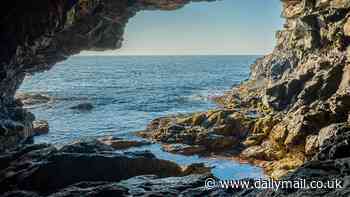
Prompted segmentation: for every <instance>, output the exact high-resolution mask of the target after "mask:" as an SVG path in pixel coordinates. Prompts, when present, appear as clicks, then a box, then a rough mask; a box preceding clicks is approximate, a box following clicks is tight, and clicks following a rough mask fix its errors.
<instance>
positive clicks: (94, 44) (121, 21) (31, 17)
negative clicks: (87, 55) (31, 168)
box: [0, 0, 191, 150]
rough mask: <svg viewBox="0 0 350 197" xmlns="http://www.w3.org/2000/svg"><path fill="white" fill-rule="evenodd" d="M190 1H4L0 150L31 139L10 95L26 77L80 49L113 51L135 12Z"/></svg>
mask: <svg viewBox="0 0 350 197" xmlns="http://www.w3.org/2000/svg"><path fill="white" fill-rule="evenodd" d="M190 2H191V1H190V0H118V1H117V0H36V1H34V0H32V1H21V0H11V1H6V6H2V7H1V8H0V9H1V14H0V20H1V23H0V141H1V142H4V143H0V144H1V145H0V150H2V149H3V148H5V147H7V146H9V145H11V144H16V143H18V142H19V141H20V140H21V139H25V138H26V137H28V136H31V135H32V133H33V132H32V131H31V128H32V121H33V120H34V116H33V115H32V114H31V113H29V112H27V111H25V110H23V109H22V106H21V104H20V103H19V102H16V101H15V99H14V95H15V92H16V90H17V89H18V87H19V86H20V84H21V83H22V81H23V79H24V77H25V75H26V73H35V72H39V71H43V70H47V69H50V68H51V67H52V66H53V65H54V64H55V63H57V62H59V61H63V60H65V59H66V58H68V57H69V56H70V55H74V54H77V53H79V52H80V51H82V50H108V49H118V48H120V47H121V44H122V41H123V33H124V27H125V25H126V23H127V22H128V20H129V19H130V18H131V17H133V16H134V15H135V14H136V13H137V12H138V11H140V10H157V9H162V10H174V9H178V8H181V7H183V6H184V5H185V4H187V3H190Z"/></svg>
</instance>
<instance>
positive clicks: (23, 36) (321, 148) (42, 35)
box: [0, 0, 350, 196]
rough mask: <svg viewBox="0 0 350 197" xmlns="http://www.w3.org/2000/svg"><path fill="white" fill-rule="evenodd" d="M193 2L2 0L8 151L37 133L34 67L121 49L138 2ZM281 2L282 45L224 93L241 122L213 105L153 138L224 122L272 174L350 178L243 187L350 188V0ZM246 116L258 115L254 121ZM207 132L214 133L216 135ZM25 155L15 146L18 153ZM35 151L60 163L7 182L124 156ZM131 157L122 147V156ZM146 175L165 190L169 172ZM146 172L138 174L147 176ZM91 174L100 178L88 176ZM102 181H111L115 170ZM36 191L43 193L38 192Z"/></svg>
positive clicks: (1, 76)
mask: <svg viewBox="0 0 350 197" xmlns="http://www.w3.org/2000/svg"><path fill="white" fill-rule="evenodd" d="M193 1H194V0H193ZM189 2H190V0H120V1H116V0H50V1H49V0H36V1H20V0H12V1H8V3H9V4H8V5H6V6H2V8H1V14H0V18H1V23H0V27H1V28H0V43H1V44H0V142H1V143H0V151H1V150H4V149H8V148H9V147H11V146H14V145H17V144H18V143H19V142H21V141H23V140H24V139H26V138H27V137H30V136H32V135H33V131H32V126H33V125H32V122H33V120H34V116H33V115H32V114H31V113H30V112H28V111H26V110H24V109H23V108H22V104H21V102H18V100H17V101H16V100H15V99H14V95H15V93H16V90H17V89H18V87H19V85H20V84H21V82H22V80H23V78H24V76H25V75H26V74H28V73H35V72H39V71H43V70H46V69H49V68H51V67H52V66H53V65H54V64H55V63H57V62H59V61H62V60H64V59H66V58H67V57H68V56H70V55H73V54H76V53H79V52H80V51H81V50H105V49H117V48H119V47H120V46H121V42H122V35H123V30H124V27H125V25H126V23H127V21H128V19H129V18H130V17H132V16H134V15H135V14H136V12H138V11H140V10H152V9H163V10H173V9H177V8H180V7H182V6H183V5H184V4H186V3H189ZM282 3H283V10H282V15H283V17H284V18H285V19H286V22H285V25H284V27H283V29H282V30H281V31H279V32H277V34H276V36H277V45H276V48H275V49H274V51H273V53H271V54H269V55H267V56H265V57H263V58H261V59H259V60H257V62H256V63H255V64H254V65H252V67H251V75H250V79H249V80H248V81H246V82H244V83H242V84H241V85H239V86H237V87H235V88H233V89H232V91H230V92H227V93H226V94H225V96H223V97H222V98H219V99H217V100H218V102H219V103H220V104H221V105H223V106H224V107H225V108H226V109H225V110H224V111H230V110H231V111H232V110H234V111H235V113H238V114H240V115H243V117H241V116H240V118H231V120H232V121H234V122H235V124H233V123H232V122H231V121H229V122H225V121H226V120H227V119H229V118H226V117H225V118H221V119H220V120H223V121H222V122H218V121H216V122H215V123H214V124H212V125H205V124H203V122H204V123H205V122H208V121H209V119H210V116H209V114H208V113H206V112H205V113H202V114H197V115H195V116H191V117H185V118H187V119H185V120H176V121H175V123H176V124H173V125H169V124H168V123H169V122H168V123H166V124H164V126H165V127H164V128H166V129H168V131H169V129H170V131H175V132H177V133H180V134H179V135H177V136H172V135H171V136H169V133H167V132H164V129H163V127H158V128H151V129H150V128H149V130H150V131H149V132H151V137H152V138H155V139H159V140H161V141H165V142H167V143H173V141H169V139H170V140H175V141H174V143H179V142H181V143H184V141H185V140H188V139H189V138H188V137H190V138H191V139H192V138H194V139H195V140H194V141H193V140H192V141H193V142H195V143H193V144H194V145H196V146H197V145H199V146H202V145H205V143H204V144H203V143H196V142H197V141H196V139H197V138H198V137H199V134H203V133H205V134H208V132H207V131H209V130H205V131H203V132H198V131H199V129H202V130H203V128H204V129H210V132H215V131H214V129H215V130H216V131H217V132H223V133H221V134H222V136H226V135H228V134H229V135H228V136H230V137H235V138H234V140H235V142H234V143H233V142H232V141H229V142H227V144H226V142H225V143H224V144H226V145H227V147H233V146H235V145H237V143H238V142H237V141H240V145H242V152H241V154H240V156H241V157H245V158H246V159H250V160H252V161H256V160H263V161H264V162H265V164H266V165H265V168H266V170H267V172H268V174H269V175H271V176H272V177H276V178H281V177H282V178H285V179H288V178H289V179H291V178H292V179H295V178H307V179H308V180H310V179H321V180H324V179H325V178H328V179H333V178H337V179H339V180H342V181H343V183H344V185H343V186H344V187H343V188H342V189H337V190H335V189H328V190H326V189H319V190H292V191H291V190H288V191H287V190H279V191H266V192H265V191H264V192H261V191H258V190H248V191H243V192H242V191H240V192H239V193H236V194H237V195H243V196H266V195H268V196H282V195H299V196H303V195H310V194H313V195H330V196H334V195H338V196H347V195H349V185H348V181H346V180H348V176H349V171H350V170H349V166H350V165H349V162H350V157H349V153H348V149H349V147H350V145H349V140H350V137H349V136H350V135H349V133H350V113H349V111H350V62H349V57H350V48H349V44H350V12H349V11H350V2H349V1H348V0H282ZM246 112H254V113H256V114H257V116H256V117H255V118H253V120H251V117H247V114H249V113H246ZM225 113H226V112H225ZM230 113H231V112H230ZM225 116H226V115H225ZM236 117H237V116H236ZM247 118H249V121H245V120H247ZM218 119H219V118H218ZM164 120H167V118H165V119H164ZM238 120H239V121H238ZM242 120H243V121H242ZM181 121H182V122H181ZM187 121H189V122H187ZM236 121H238V123H237V122H236ZM160 122H162V121H158V122H157V121H155V122H154V123H155V125H157V126H159V125H160V124H161V123H160ZM178 123H181V124H178ZM231 123H232V124H231ZM151 126H152V125H151ZM170 127H173V128H170ZM191 129H192V130H191ZM193 129H197V130H193ZM233 130H234V131H233ZM154 131H155V132H154ZM238 131H239V132H238ZM173 133H174V132H173ZM173 133H171V134H173ZM211 134H213V133H211ZM158 137H159V138H158ZM219 137H220V136H219ZM203 139H204V141H205V140H207V141H208V140H213V138H211V137H210V138H209V137H208V136H205V137H204V138H203ZM217 139H218V136H215V138H214V140H217ZM210 142H211V141H210ZM187 144H190V143H187ZM207 144H208V143H207ZM219 145H222V144H221V143H219ZM227 147H226V146H225V147H222V148H227ZM209 148H210V147H209ZM84 150H86V148H84ZM51 151H53V150H52V148H48V149H45V151H44V153H45V154H49V155H50V152H51ZM20 152H21V151H20ZM19 156H20V155H17V154H16V157H19ZM36 156H37V157H38V158H41V159H43V161H46V162H47V161H50V162H53V165H47V163H45V162H44V163H43V165H41V164H40V163H39V164H38V163H36V164H34V165H39V166H42V167H39V166H38V168H34V170H29V174H27V173H25V174H21V173H19V174H17V173H16V171H13V173H10V174H6V176H4V177H5V178H4V179H2V181H8V182H6V183H9V184H4V185H6V186H8V187H12V186H13V187H14V188H17V187H18V189H22V188H23V189H26V188H27V187H29V186H30V187H32V186H33V187H34V186H35V187H37V188H36V189H38V190H39V191H40V190H41V189H43V190H45V189H47V188H40V187H39V185H35V184H37V183H38V182H36V180H37V178H38V176H39V175H42V173H43V172H45V173H48V174H47V175H50V172H49V170H50V168H55V167H57V168H59V167H60V166H61V165H63V166H64V165H65V164H66V163H65V162H63V161H60V160H59V159H58V158H60V157H61V158H62V157H65V158H66V159H67V158H69V159H68V161H67V162H72V163H73V164H76V163H79V162H81V161H82V160H84V161H85V160H86V159H87V157H93V159H92V160H91V161H101V160H108V161H112V162H117V161H114V160H113V158H114V156H109V157H106V156H105V155H100V154H97V155H84V154H83V155H77V154H72V153H54V154H53V156H50V157H48V158H47V157H46V156H42V155H37V154H36V153H31V154H30V155H29V157H30V159H38V158H37V157H36ZM32 157H34V158H32ZM26 158H28V157H27V156H24V157H23V158H19V159H20V160H18V165H19V164H21V163H22V162H19V161H22V160H21V159H24V160H23V162H24V164H23V166H21V165H20V166H17V165H16V164H13V163H11V164H9V163H8V162H7V163H6V161H13V160H11V159H10V160H8V159H9V158H7V157H5V160H4V162H5V163H3V162H1V166H2V167H1V168H2V169H3V168H4V167H6V166H7V167H8V165H9V166H10V168H11V166H12V165H15V166H12V167H13V169H16V168H17V169H18V168H21V167H23V168H26V164H25V159H26ZM122 158H123V157H122V156H120V159H122ZM90 159H91V158H90ZM90 159H89V160H90ZM30 165H31V164H30ZM101 165H102V164H101ZM27 167H28V166H27ZM106 167H108V166H106ZM5 172H6V171H5ZM24 172H25V171H24ZM79 172H80V171H77V172H76V173H79ZM33 173H34V174H33ZM35 173H38V174H35ZM92 173H94V172H92ZM96 173H98V172H96ZM155 173H156V172H155ZM79 175H81V174H79ZM133 175H136V174H133ZM16 176H18V177H17V178H14V179H16V180H21V179H20V178H24V179H23V180H26V178H29V180H35V181H33V182H30V181H29V182H28V181H24V182H20V181H19V182H16V181H14V179H12V178H11V177H16ZM107 177H108V176H107ZM63 178H67V177H66V176H63V177H62V179H63ZM74 178H76V179H77V180H74V181H72V182H69V183H74V182H78V181H79V180H78V179H79V176H78V177H74ZM85 178H86V177H85ZM124 178H129V177H127V176H125V177H124ZM192 178H193V177H192ZM136 179H137V178H135V179H134V181H135V180H136ZM146 179H147V180H149V181H148V183H152V184H153V185H155V188H150V189H149V190H150V191H159V190H157V189H156V188H157V187H159V186H157V185H159V184H160V182H159V180H158V181H157V180H154V179H157V178H152V177H148V178H145V177H144V178H142V180H143V181H144V180H146ZM142 180H137V181H136V182H138V183H142ZM193 180H194V179H193ZM87 181H91V180H90V179H89V177H88V178H87ZM92 181H94V180H92ZM101 181H107V182H108V181H109V179H108V180H101ZM129 181H130V180H129ZM161 181H164V180H161ZM10 183H11V184H10ZM55 183H57V184H58V186H59V187H58V186H57V185H53V186H52V185H49V186H50V187H53V188H54V189H58V188H59V189H63V190H62V191H58V194H52V195H53V196H69V195H70V192H79V191H80V192H81V191H82V190H85V191H89V192H102V191H106V192H108V191H115V192H120V194H121V195H124V194H125V192H127V191H129V192H131V193H132V192H136V193H137V192H139V191H137V190H132V189H126V188H125V187H122V186H121V185H113V184H112V183H98V184H97V183H89V184H83V183H77V185H71V186H68V185H59V183H62V182H59V180H57V182H55ZM178 183H181V181H179V182H178ZM192 183H193V185H192V186H191V187H192V188H193V189H192V190H191V192H192V193H191V194H196V193H195V192H199V191H198V190H196V187H197V185H196V184H197V183H198V182H192ZM21 184H23V185H21ZM28 184H29V185H28ZM30 184H34V185H30ZM130 185H132V184H129V186H130ZM22 186H23V187H22ZM49 186H48V187H49ZM56 186H57V187H56ZM63 187H66V188H63ZM191 187H188V185H187V186H183V187H182V188H185V189H184V190H186V189H188V188H191ZM103 188H104V189H103ZM1 189H3V187H1ZM10 189H11V188H10ZM101 189H102V190H101ZM176 191H177V190H176ZM14 192H15V191H14ZM17 192H21V191H17ZM182 192H184V191H182ZM216 192H222V191H216V190H214V191H211V192H208V193H197V194H199V195H204V194H207V195H224V194H223V193H220V194H219V193H216ZM17 194H19V193H14V194H7V195H8V196H11V195H12V196H18V195H17ZM28 194H29V193H28ZM158 194H159V193H158ZM176 194H179V192H176ZM187 194H189V193H187ZM29 195H31V194H29ZM29 195H27V196H29ZM34 195H36V194H33V195H32V196H34ZM169 195H170V194H169Z"/></svg>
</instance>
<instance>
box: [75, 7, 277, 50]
mask: <svg viewBox="0 0 350 197" xmlns="http://www.w3.org/2000/svg"><path fill="white" fill-rule="evenodd" d="M280 15H281V2H280V0H268V1H265V0H221V1H217V2H210V3H208V2H199V3H198V2H197V3H191V4H189V5H186V6H185V7H184V8H182V9H179V10H175V11H142V12H139V13H138V14H137V15H136V16H135V17H133V18H132V19H130V21H129V23H128V24H127V27H126V30H125V35H124V42H123V47H122V48H121V49H118V50H115V51H104V52H82V53H81V55H245V54H257V55H261V54H267V53H269V52H271V51H272V49H273V46H274V45H275V32H276V31H277V30H279V29H281V28H282V24H283V19H282V18H281V17H280Z"/></svg>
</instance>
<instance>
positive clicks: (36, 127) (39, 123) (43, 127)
mask: <svg viewBox="0 0 350 197" xmlns="http://www.w3.org/2000/svg"><path fill="white" fill-rule="evenodd" d="M49 130H50V128H49V123H48V122H47V121H46V120H35V121H34V122H33V132H34V134H35V135H42V134H47V133H49Z"/></svg>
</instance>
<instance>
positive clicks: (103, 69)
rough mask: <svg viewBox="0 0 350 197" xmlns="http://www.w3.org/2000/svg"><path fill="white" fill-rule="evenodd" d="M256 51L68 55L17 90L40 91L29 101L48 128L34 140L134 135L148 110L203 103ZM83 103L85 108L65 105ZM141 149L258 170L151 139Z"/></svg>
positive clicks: (225, 169)
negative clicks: (43, 98) (44, 98)
mask: <svg viewBox="0 0 350 197" xmlns="http://www.w3.org/2000/svg"><path fill="white" fill-rule="evenodd" d="M256 58H257V56H74V57H71V58H70V59H68V60H67V61H64V62H62V63H59V64H57V65H56V66H55V67H54V68H53V69H51V70H50V71H47V72H44V73H39V74H36V75H34V76H31V77H27V78H26V79H25V81H24V83H23V85H22V86H21V89H20V91H23V92H35V93H43V94H47V95H49V96H51V97H53V98H54V102H52V103H50V104H49V105H41V106H36V107H35V108H32V109H31V111H32V112H33V113H34V114H35V115H36V117H37V119H43V120H48V121H49V124H50V133H49V134H47V135H42V136H38V137H36V138H35V142H36V143H42V142H49V143H53V144H55V145H58V146H60V145H63V144H67V143H70V142H72V141H76V140H80V139H89V138H96V137H101V136H109V135H114V136H117V137H124V138H136V137H135V136H133V135H132V134H131V133H132V132H134V131H138V130H142V129H144V128H145V127H146V125H147V124H148V123H149V121H151V120H152V119H154V118H157V117H160V116H164V115H170V114H177V113H190V112H197V111H206V110H208V109H211V108H215V107H216V105H215V103H213V102H212V101H211V100H210V99H209V98H210V97H212V96H215V95H220V94H222V93H223V92H224V91H225V90H228V89H229V88H230V87H232V85H235V84H238V83H240V82H241V81H242V80H245V79H247V77H248V75H249V65H250V64H252V63H253V62H254V60H255V59H256ZM86 102H88V103H91V104H93V105H94V107H95V108H94V109H93V110H91V111H89V112H79V111H74V110H71V109H70V107H72V106H75V105H77V104H80V103H86ZM142 149H147V150H150V151H151V152H153V153H154V154H156V155H157V157H159V158H164V159H168V160H173V161H176V162H177V163H180V164H189V163H194V162H205V163H207V164H208V165H210V166H213V167H215V168H214V169H213V173H214V174H215V175H216V176H218V177H220V178H244V177H261V176H263V173H262V170H261V169H259V168H257V167H254V166H251V165H248V164H239V163H237V162H235V161H232V160H227V159H212V158H201V157H198V156H189V157H188V156H181V155H174V154H169V153H166V152H163V151H162V150H161V149H160V145H159V144H153V145H150V146H145V147H142V148H135V150H142Z"/></svg>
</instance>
